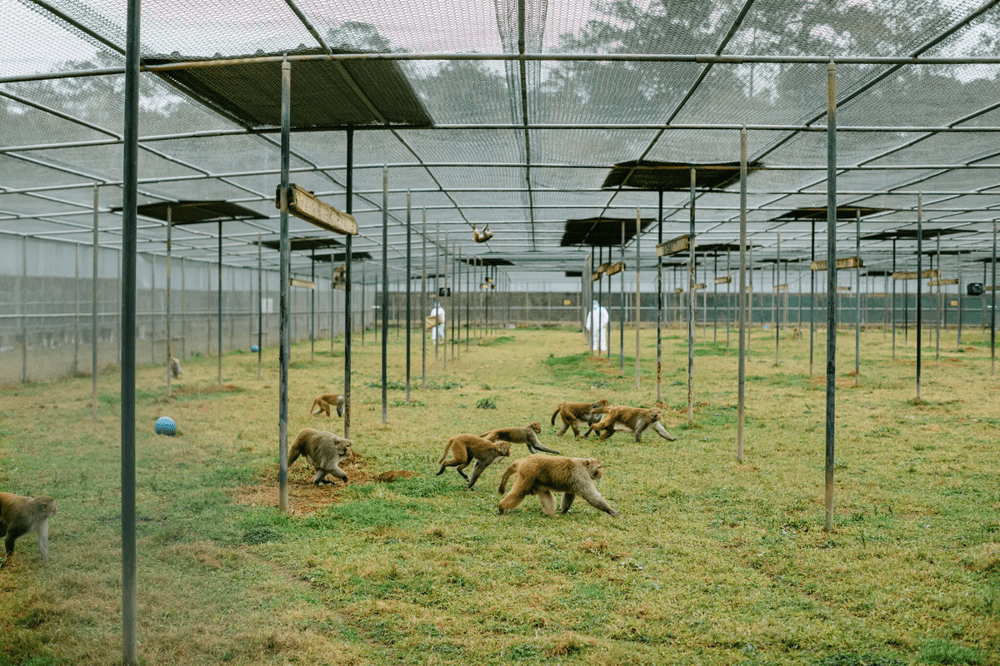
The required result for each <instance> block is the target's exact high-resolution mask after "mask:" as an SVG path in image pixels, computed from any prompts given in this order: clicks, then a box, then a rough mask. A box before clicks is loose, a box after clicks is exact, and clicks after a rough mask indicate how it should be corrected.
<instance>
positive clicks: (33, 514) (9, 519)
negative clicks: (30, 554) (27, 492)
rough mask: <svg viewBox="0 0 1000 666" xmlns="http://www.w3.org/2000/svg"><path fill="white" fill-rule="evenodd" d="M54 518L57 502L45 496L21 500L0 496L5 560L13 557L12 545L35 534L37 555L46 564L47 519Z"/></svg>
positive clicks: (22, 498) (21, 497) (0, 519)
mask: <svg viewBox="0 0 1000 666" xmlns="http://www.w3.org/2000/svg"><path fill="white" fill-rule="evenodd" d="M54 515H56V501H55V500H54V499H52V498H51V497H49V496H48V495H39V496H38V497H23V496H21V495H15V494H14V493H0V536H4V535H5V534H6V535H7V538H6V539H5V540H4V547H5V553H6V557H7V559H6V561H5V562H4V565H6V564H7V562H9V561H10V558H11V556H12V555H13V554H14V542H15V541H17V538H18V537H19V536H23V535H25V534H27V533H28V532H34V533H35V534H37V535H38V552H39V553H41V554H42V563H43V564H46V565H47V564H48V563H49V518H51V517H52V516H54Z"/></svg>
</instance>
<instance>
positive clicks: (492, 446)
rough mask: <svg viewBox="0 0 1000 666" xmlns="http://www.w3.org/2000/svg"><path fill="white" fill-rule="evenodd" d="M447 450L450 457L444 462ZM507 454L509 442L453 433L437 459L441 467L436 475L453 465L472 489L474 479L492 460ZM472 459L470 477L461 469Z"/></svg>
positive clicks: (508, 452) (508, 453) (474, 482)
mask: <svg viewBox="0 0 1000 666" xmlns="http://www.w3.org/2000/svg"><path fill="white" fill-rule="evenodd" d="M449 451H451V456H452V458H451V460H449V461H447V462H445V458H447V457H448V452H449ZM509 455H510V442H504V441H500V442H491V441H490V440H488V439H483V438H482V437H476V436H475V435H470V434H461V435H455V436H454V437H452V438H451V439H449V440H448V443H447V444H446V445H445V447H444V453H442V454H441V459H440V460H438V464H439V465H441V469H439V470H438V473H437V476H441V475H442V474H444V470H445V468H446V467H454V468H455V471H456V472H458V473H459V474H461V475H462V478H463V479H465V481H466V483H467V485H468V488H469V490H472V487H473V486H474V485H476V479H478V478H479V475H480V474H482V473H483V471H485V470H486V468H487V467H489V466H490V464H491V463H492V462H493V461H494V460H496V459H497V458H502V457H506V456H509ZM473 459H475V461H476V466H475V467H473V468H472V478H471V479H470V478H469V477H467V476H466V475H465V472H464V471H463V470H464V469H465V468H466V467H468V466H469V463H470V462H472V460H473Z"/></svg>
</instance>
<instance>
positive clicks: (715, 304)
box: [705, 252, 719, 347]
mask: <svg viewBox="0 0 1000 666" xmlns="http://www.w3.org/2000/svg"><path fill="white" fill-rule="evenodd" d="M712 258H713V260H714V265H713V266H712V346H713V347H717V346H718V345H719V283H718V282H716V281H715V280H716V279H717V278H718V277H719V253H718V252H716V253H715V254H713V255H712ZM705 283H706V287H705V289H706V290H707V289H708V286H707V285H708V281H707V280H706V281H705Z"/></svg>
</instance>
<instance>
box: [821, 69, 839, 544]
mask: <svg viewBox="0 0 1000 666" xmlns="http://www.w3.org/2000/svg"><path fill="white" fill-rule="evenodd" d="M826 95H827V97H826V105H827V106H826V115H827V130H826V135H827V136H826V138H827V144H826V187H827V191H826V197H827V201H826V284H827V293H828V294H830V297H829V298H828V299H827V312H826V322H827V324H826V489H825V490H826V492H825V493H824V500H825V502H824V503H825V506H826V525H825V527H824V529H825V530H826V531H827V532H832V531H833V456H834V444H835V441H836V440H835V439H834V436H835V434H836V431H835V429H834V426H835V421H834V417H835V415H836V405H837V402H836V399H837V383H836V372H837V307H836V302H835V300H834V298H833V296H834V295H836V293H837V65H836V63H835V62H834V61H833V58H831V59H830V64H829V65H828V66H827V74H826Z"/></svg>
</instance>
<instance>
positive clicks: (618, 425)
mask: <svg viewBox="0 0 1000 666" xmlns="http://www.w3.org/2000/svg"><path fill="white" fill-rule="evenodd" d="M603 411H604V418H602V419H601V420H600V421H598V422H597V423H594V424H591V426H590V428H588V429H587V432H586V433H585V434H584V437H587V436H589V435H590V433H591V432H597V433H601V441H604V440H606V439H608V438H609V437H611V436H612V435H613V434H615V430H629V431H632V432H634V433H635V441H637V442H641V441H642V433H643V432H644V431H645V430H646V428H652V429H653V430H655V431H656V434H658V435H659V436H660V437H662V438H663V439H666V440H668V441H671V442H673V441H675V440H676V439H677V438H676V437H674V436H673V435H671V434H670V433H669V432H667V429H666V428H664V427H663V424H662V423H660V419H661V418H662V416H663V412H661V411H660V410H659V409H645V408H643V407H625V406H623V405H612V406H610V407H606V408H605V409H604V410H603ZM602 430H603V431H604V432H601V431H602Z"/></svg>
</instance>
